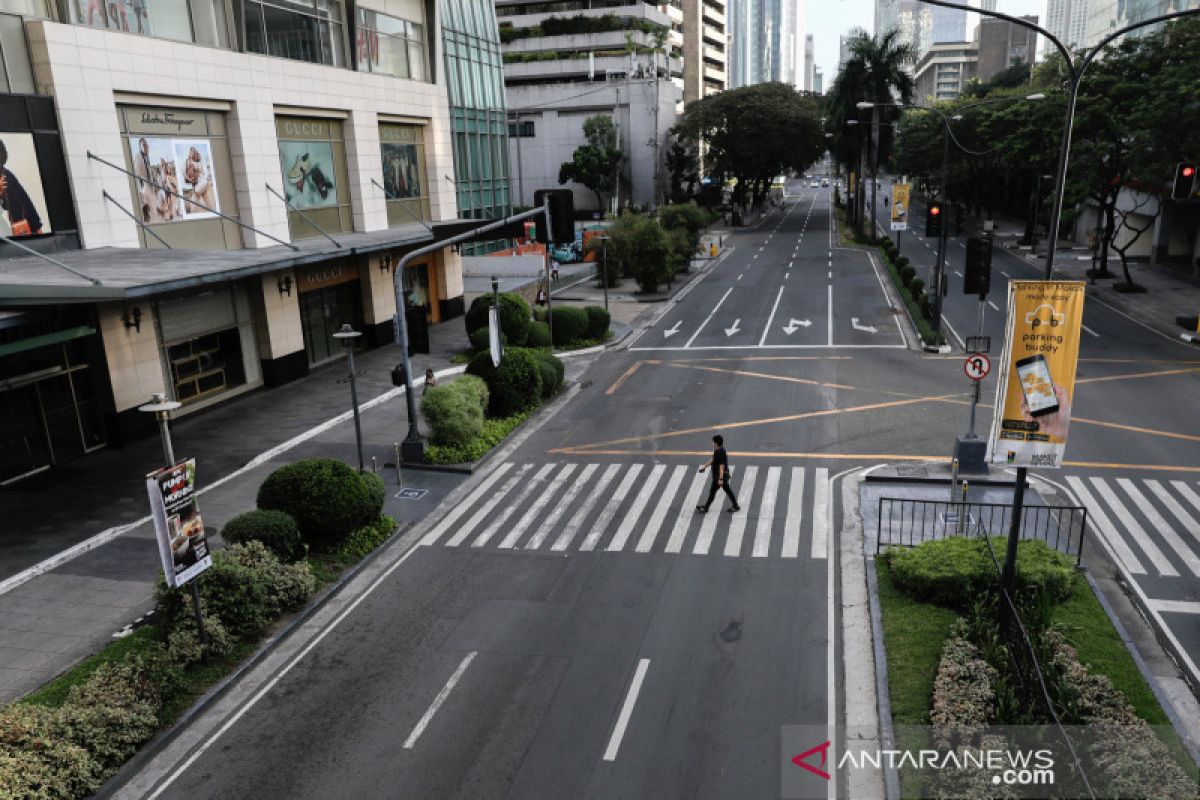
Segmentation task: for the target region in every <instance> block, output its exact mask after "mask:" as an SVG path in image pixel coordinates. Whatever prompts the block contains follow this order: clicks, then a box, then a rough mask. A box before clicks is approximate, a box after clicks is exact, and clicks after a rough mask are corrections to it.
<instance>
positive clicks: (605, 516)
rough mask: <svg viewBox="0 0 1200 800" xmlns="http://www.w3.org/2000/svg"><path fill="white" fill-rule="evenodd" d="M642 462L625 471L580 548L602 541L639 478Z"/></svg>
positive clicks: (592, 547) (591, 548)
mask: <svg viewBox="0 0 1200 800" xmlns="http://www.w3.org/2000/svg"><path fill="white" fill-rule="evenodd" d="M642 466H643V465H642V464H634V465H633V466H632V467H630V468H629V472H626V473H625V477H624V478H623V479H622V480H621V483H620V485H618V486H617V492H616V494H614V495H613V496H612V498H611V499H610V500H609V501H608V505H606V506H604V508H603V509H602V510H601V511H600V516H598V517H596V522H595V523H593V525H592V529H591V530H590V531H588V535H587V538H585V539H584V540H583V544H581V545H580V546H579V549H580V550H594V549H596V542H598V541H600V537H601V536H603V535H604V531H605V529H606V528H608V523H609V522H611V521H612V518H613V517H614V516H616V513H617V510H618V509H620V507H621V503H623V502H624V501H625V495H627V494H629V489H630V488H631V487H632V486H633V482H634V481H636V480H637V476H638V474H639V473H640V472H641V471H642Z"/></svg>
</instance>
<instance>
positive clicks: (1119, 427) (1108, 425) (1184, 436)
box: [1071, 417, 1200, 442]
mask: <svg viewBox="0 0 1200 800" xmlns="http://www.w3.org/2000/svg"><path fill="white" fill-rule="evenodd" d="M1071 421H1072V422H1083V423H1085V424H1087V425H1099V426H1100V427H1102V428H1116V429H1117V430H1121V431H1132V432H1134V433H1148V434H1150V435H1151V436H1166V437H1167V438H1169V439H1183V440H1185V441H1189V442H1200V436H1192V435H1191V434H1188V433H1173V432H1172V431H1157V430H1154V429H1153V428H1139V427H1137V426H1136V425H1121V424H1120V423H1117V422H1104V421H1102V420H1098V419H1087V418H1086V417H1072V418H1071Z"/></svg>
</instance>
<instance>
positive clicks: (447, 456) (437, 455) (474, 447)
mask: <svg viewBox="0 0 1200 800" xmlns="http://www.w3.org/2000/svg"><path fill="white" fill-rule="evenodd" d="M531 413H533V412H532V411H524V412H521V413H520V414H514V415H513V416H511V417H503V418H501V419H484V421H483V434H482V435H480V436H479V437H478V438H477V439H474V440H472V441H471V442H469V443H468V444H466V445H462V446H460V447H450V446H445V445H436V444H431V445H429V446H428V447H426V448H425V462H426V463H428V464H465V463H467V462H470V461H478V460H479V459H481V458H483V457H484V456H485V455H487V454H488V452H489V451H490V450H491V449H492V448H493V447H495V446H496V445H498V444H500V443H501V442H502V441H504V439H505V438H506V437H507V436H508V435H509V434H510V433H512V432H513V430H515V429H516V428H517V426H519V425H520V424H521V423H522V422H524V421H525V420H527V419H529V415H530V414H531Z"/></svg>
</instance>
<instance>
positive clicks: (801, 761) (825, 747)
mask: <svg viewBox="0 0 1200 800" xmlns="http://www.w3.org/2000/svg"><path fill="white" fill-rule="evenodd" d="M818 751H819V752H820V753H821V766H822V767H823V766H825V763H826V761H827V760H828V758H829V741H828V740H826V741H824V742H821V743H820V744H819V745H817V746H816V747H810V748H808V749H807V750H805V751H804V752H803V753H801V754H800V755H798V756H793V757H792V763H793V764H795V765H796V766H797V767H803V768H804V769H806V770H808V771H809V772H811V773H812V774H813V775H818V776H820V777H822V778H824V779H825V780H829V773H828V772H826V771H825V770H823V769H820V768H819V767H814V766H813V765H812V764H809V763H808V762H807V760H806V759H807V758H808V757H809V756H812V755H815V754H816V753H817V752H818Z"/></svg>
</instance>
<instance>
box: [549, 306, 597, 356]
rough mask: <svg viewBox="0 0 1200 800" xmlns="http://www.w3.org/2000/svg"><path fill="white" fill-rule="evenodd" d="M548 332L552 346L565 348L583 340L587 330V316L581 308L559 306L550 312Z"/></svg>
mask: <svg viewBox="0 0 1200 800" xmlns="http://www.w3.org/2000/svg"><path fill="white" fill-rule="evenodd" d="M550 320H551V323H552V324H551V325H550V330H551V332H552V333H553V334H554V344H555V345H556V346H558V347H565V346H567V345H571V344H574V343H575V342H577V341H579V340H580V339H582V338H584V336H585V334H587V330H588V315H587V312H586V311H584V310H583V309H582V308H576V307H575V306H559V307H558V308H555V309H552V310H551V311H550Z"/></svg>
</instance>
